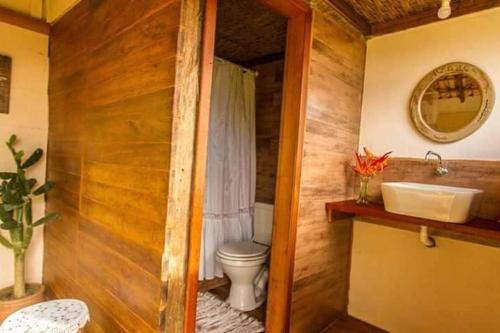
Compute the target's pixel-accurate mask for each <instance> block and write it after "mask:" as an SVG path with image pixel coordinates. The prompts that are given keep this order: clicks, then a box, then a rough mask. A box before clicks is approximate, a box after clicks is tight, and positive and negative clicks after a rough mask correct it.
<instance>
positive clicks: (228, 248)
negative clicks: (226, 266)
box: [219, 242, 269, 258]
mask: <svg viewBox="0 0 500 333" xmlns="http://www.w3.org/2000/svg"><path fill="white" fill-rule="evenodd" d="M268 251H269V247H267V246H265V245H261V244H257V243H254V242H238V243H227V244H224V245H222V246H221V247H219V253H221V254H223V255H226V256H230V257H237V258H248V257H257V256H262V255H266V254H267V252H268Z"/></svg>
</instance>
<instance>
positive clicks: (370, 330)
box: [321, 316, 387, 333]
mask: <svg viewBox="0 0 500 333" xmlns="http://www.w3.org/2000/svg"><path fill="white" fill-rule="evenodd" d="M321 333H387V331H384V330H383V329H380V328H378V327H375V326H372V325H370V324H368V323H365V322H364V321H361V320H359V319H356V318H353V317H350V316H345V317H342V318H340V319H338V320H337V321H335V322H334V323H333V324H332V325H330V327H328V328H327V329H326V330H324V331H323V332H321Z"/></svg>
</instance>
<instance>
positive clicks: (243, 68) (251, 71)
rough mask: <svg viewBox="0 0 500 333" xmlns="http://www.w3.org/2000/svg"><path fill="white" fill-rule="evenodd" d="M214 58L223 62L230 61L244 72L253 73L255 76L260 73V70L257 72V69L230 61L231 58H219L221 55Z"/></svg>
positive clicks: (229, 62)
mask: <svg viewBox="0 0 500 333" xmlns="http://www.w3.org/2000/svg"><path fill="white" fill-rule="evenodd" d="M214 59H215V61H218V62H221V63H228V64H231V65H234V66H237V67H239V68H241V70H243V71H244V72H249V73H252V74H253V75H255V76H258V75H259V72H257V71H256V70H253V69H249V68H246V67H243V66H241V65H238V64H236V63H234V62H232V61H229V60H226V59H222V58H219V57H214Z"/></svg>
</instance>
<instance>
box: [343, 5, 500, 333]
mask: <svg viewBox="0 0 500 333" xmlns="http://www.w3.org/2000/svg"><path fill="white" fill-rule="evenodd" d="M499 31H500V9H494V10H488V11H483V12H479V13H476V14H472V15H468V16H464V17H461V18H457V19H452V20H448V21H443V22H439V23H435V24H430V25H426V26H422V27H419V28H416V29H411V30H407V31H403V32H399V33H395V34H391V35H387V36H381V37H378V38H374V39H371V40H369V41H368V51H367V63H366V73H365V75H366V76H365V89H364V96H363V111H362V116H361V118H362V121H361V133H360V146H364V145H366V146H368V147H370V148H372V149H373V150H374V151H376V152H384V151H390V150H392V151H394V153H393V155H395V156H400V157H415V158H423V157H424V155H425V152H426V151H427V150H430V149H431V150H435V151H437V152H439V153H441V154H442V155H443V158H445V159H451V158H454V159H476V160H500V99H499V98H498V96H497V103H496V106H495V108H494V110H493V113H492V115H491V116H490V118H489V120H488V121H487V122H486V123H485V124H484V126H483V127H482V128H480V129H479V130H478V131H477V132H476V133H474V134H473V135H471V136H469V137H467V138H466V139H464V140H461V141H458V142H455V143H451V144H437V143H434V142H431V141H429V140H427V139H425V138H424V137H422V136H421V135H420V134H419V133H418V132H417V131H416V130H415V129H414V127H413V124H412V122H411V120H410V117H409V111H408V101H409V99H410V96H411V94H412V91H413V89H414V87H415V85H416V84H417V83H418V82H419V80H420V79H421V78H422V77H423V76H424V75H425V74H426V73H427V72H429V71H431V70H432V69H433V68H435V67H437V66H439V65H442V64H444V63H447V62H452V61H465V62H470V63H472V64H475V65H477V66H479V67H481V68H482V69H483V70H484V71H485V72H486V73H488V74H489V75H490V77H491V79H492V81H493V84H494V85H495V86H496V90H497V91H500V61H499V55H500V42H499V37H498V32H499ZM395 138H397V139H395ZM437 243H438V247H437V248H433V249H428V248H425V247H424V246H423V245H422V244H421V243H420V242H419V239H418V234H417V233H414V232H409V231H402V230H398V229H393V228H388V227H383V226H380V225H372V224H368V223H364V222H361V221H356V222H355V224H354V236H353V253H352V266H351V277H350V292H349V313H350V314H351V315H352V316H354V317H357V318H360V319H362V320H365V321H367V322H370V323H373V324H375V325H377V326H379V327H381V328H384V329H386V330H389V331H391V332H396V333H397V332H401V333H422V332H425V333H434V332H435V333H441V332H460V333H468V332H470V333H478V332H480V333H490V332H491V333H494V332H499V331H500V283H499V281H500V280H499V279H500V249H499V248H494V247H487V246H482V245H478V244H473V243H467V242H459V241H455V240H450V239H445V238H437Z"/></svg>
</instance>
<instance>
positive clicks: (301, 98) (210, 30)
mask: <svg viewBox="0 0 500 333" xmlns="http://www.w3.org/2000/svg"><path fill="white" fill-rule="evenodd" d="M256 1H258V2H260V3H261V4H263V5H265V6H266V7H268V8H269V9H271V10H273V11H275V12H276V13H278V14H280V15H282V16H284V17H286V18H287V19H288V28H287V37H286V38H287V40H286V52H285V65H284V81H283V97H282V110H281V129H280V140H279V157H278V167H277V176H276V194H275V197H276V199H275V207H274V222H273V237H272V246H271V262H272V266H271V267H270V274H269V287H268V290H269V293H268V301H267V302H268V303H267V314H266V317H267V319H266V332H268V333H283V332H288V331H289V330H290V319H291V318H290V317H291V305H292V286H293V274H294V260H295V240H296V233H297V220H298V211H299V192H300V176H301V167H302V149H303V141H304V123H305V114H306V100H307V81H308V75H309V60H310V49H311V43H312V37H311V26H312V11H311V8H310V7H309V6H308V5H307V4H305V3H304V1H303V0H256ZM216 14H217V0H205V6H204V20H203V23H202V27H203V32H202V41H201V57H200V64H199V70H200V71H199V75H200V87H199V102H198V110H197V124H196V131H195V147H194V167H193V174H192V179H191V215H190V225H189V250H188V263H187V282H186V303H185V309H184V332H185V333H192V332H194V331H195V327H196V326H195V325H196V302H197V291H198V268H199V262H200V246H201V237H202V236H201V234H202V217H203V203H204V190H205V171H206V160H207V145H208V144H207V143H208V127H209V114H210V97H211V87H212V71H213V61H214V49H215V47H214V44H215V25H216Z"/></svg>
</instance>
